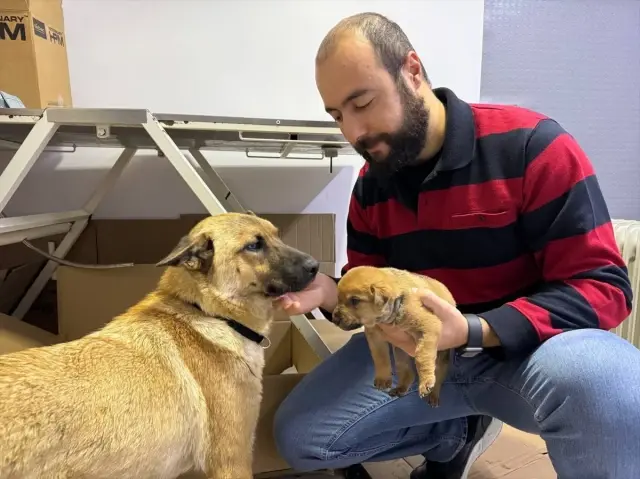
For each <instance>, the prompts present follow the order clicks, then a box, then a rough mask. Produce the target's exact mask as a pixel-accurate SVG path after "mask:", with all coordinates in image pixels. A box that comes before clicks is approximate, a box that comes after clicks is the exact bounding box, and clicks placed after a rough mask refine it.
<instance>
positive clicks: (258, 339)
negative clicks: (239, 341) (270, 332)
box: [190, 302, 266, 344]
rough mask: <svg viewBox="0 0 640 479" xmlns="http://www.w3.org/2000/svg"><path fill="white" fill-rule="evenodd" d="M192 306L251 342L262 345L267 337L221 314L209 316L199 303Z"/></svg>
mask: <svg viewBox="0 0 640 479" xmlns="http://www.w3.org/2000/svg"><path fill="white" fill-rule="evenodd" d="M190 304H191V306H193V307H194V308H195V309H197V310H198V311H200V312H201V313H203V314H205V315H207V316H210V317H212V318H215V319H219V320H221V321H225V322H226V323H227V324H228V325H229V327H230V328H231V329H233V330H234V331H235V332H237V333H238V334H240V335H241V336H244V337H245V338H247V339H248V340H250V341H253V342H254V343H256V344H262V343H263V342H264V341H265V340H266V337H265V336H264V335H262V334H260V333H258V332H256V331H254V330H253V329H251V328H249V327H247V326H245V325H244V324H242V323H240V322H238V321H236V320H235V319H232V318H229V317H226V316H221V315H220V314H213V315H211V314H208V313H206V312H205V311H204V310H203V309H202V307H201V306H200V305H199V304H198V303H195V302H194V303H190Z"/></svg>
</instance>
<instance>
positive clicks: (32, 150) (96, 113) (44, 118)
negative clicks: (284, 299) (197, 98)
mask: <svg viewBox="0 0 640 479" xmlns="http://www.w3.org/2000/svg"><path fill="white" fill-rule="evenodd" d="M77 147H107V148H121V149H122V153H121V154H120V156H119V157H118V159H117V160H116V162H115V163H114V165H113V166H112V167H111V169H110V170H109V172H108V173H107V174H106V175H105V178H104V179H103V180H102V181H101V183H100V184H99V185H98V187H97V188H96V189H95V191H94V192H93V194H92V195H91V196H90V198H89V200H88V201H87V202H86V203H85V204H84V206H83V207H82V208H81V209H78V210H74V211H65V212H57V213H46V214H36V215H28V216H20V217H2V218H0V245H6V244H11V243H17V242H21V241H23V240H32V239H36V238H42V237H46V236H50V235H55V234H63V233H64V234H65V236H64V238H63V240H62V241H61V242H60V244H59V245H58V247H57V248H56V249H55V251H54V252H53V256H55V257H57V258H64V257H65V255H66V254H67V253H68V252H69V250H70V249H71V247H72V246H73V245H74V243H75V242H76V240H77V239H78V238H79V236H80V234H81V233H82V231H83V230H84V229H85V228H86V226H87V224H88V222H89V219H90V218H91V215H92V214H93V213H94V212H95V210H96V208H97V207H98V205H99V204H100V201H101V200H102V199H103V198H104V196H105V195H106V194H107V193H108V192H109V191H110V190H111V188H112V187H113V186H114V184H115V183H116V182H117V181H118V179H119V177H120V175H121V174H122V172H123V171H124V169H125V168H126V166H127V165H128V164H129V162H130V161H131V159H132V158H133V157H134V156H135V154H136V153H137V152H138V151H139V150H148V149H153V150H156V151H157V152H158V154H159V155H160V156H164V157H165V158H167V160H168V161H169V162H170V163H171V164H172V165H173V167H174V168H175V169H176V171H177V172H178V173H179V175H180V176H181V177H182V179H183V180H184V181H185V183H186V184H187V186H188V187H189V188H190V189H191V191H192V192H193V193H194V194H195V195H196V197H197V198H198V199H199V200H200V202H201V203H202V204H203V205H204V207H205V208H206V209H207V211H208V212H209V214H211V215H217V214H220V213H224V212H226V211H236V212H241V211H245V209H244V208H243V206H242V205H241V204H240V202H239V201H238V199H237V198H236V197H235V196H234V195H233V193H232V192H231V191H230V190H229V188H228V187H227V185H226V184H225V183H224V181H223V180H222V179H221V178H220V176H219V175H218V174H217V173H216V171H215V170H214V169H213V167H212V166H211V165H210V164H209V162H208V161H207V160H206V158H205V157H204V155H203V154H202V150H216V151H244V152H245V154H246V156H247V157H250V158H263V159H265V160H266V161H268V160H269V159H273V158H290V159H304V160H310V161H313V160H322V159H325V158H329V159H330V160H332V159H333V158H335V157H337V156H338V154H339V153H341V154H353V153H354V151H353V150H352V148H351V147H350V145H349V143H348V142H346V141H345V139H344V137H343V136H342V134H341V133H340V130H339V129H338V128H337V126H336V125H335V124H334V123H333V122H328V121H327V122H323V121H295V120H273V119H261V118H236V117H214V116H202V115H172V114H152V113H151V112H149V111H148V110H142V109H91V108H47V109H44V110H32V109H0V150H1V149H9V150H15V153H14V155H13V158H12V159H11V161H10V162H9V164H8V165H7V167H6V168H5V170H4V171H3V172H2V174H1V175H0V213H2V212H3V210H4V209H5V207H6V206H7V204H8V203H9V200H10V199H11V197H12V196H13V194H14V193H15V192H16V190H17V189H18V188H19V186H20V184H21V183H22V181H23V180H24V178H25V176H26V175H27V174H28V172H29V170H30V169H31V168H32V167H33V165H34V163H35V162H36V161H37V159H38V158H39V157H40V154H41V153H42V152H43V151H45V150H49V151H51V150H53V151H75V149H76V148H77ZM65 148H66V149H67V150H65ZM56 149H59V150H56ZM60 149H61V150H60ZM185 152H188V153H189V154H190V156H191V157H192V159H193V161H195V164H196V165H197V166H199V167H200V169H201V170H202V173H203V175H200V173H199V172H198V170H197V169H196V167H195V166H194V163H193V162H192V161H191V160H190V159H189V157H188V156H187V155H185ZM57 266H58V263H57V262H55V261H51V260H49V261H48V262H47V263H46V265H45V266H44V268H43V269H42V270H41V271H40V273H39V274H38V276H37V277H36V279H35V280H34V282H33V283H32V285H31V287H30V288H29V289H28V291H27V292H26V293H25V295H24V296H23V297H22V299H21V300H20V302H19V303H18V305H17V306H16V308H15V309H14V311H12V315H13V316H15V317H17V318H19V319H22V318H23V317H24V315H25V314H26V313H27V311H28V310H29V308H30V307H31V306H32V304H33V302H34V301H35V300H36V299H37V297H38V295H39V294H40V292H41V291H42V289H43V288H44V287H45V285H46V283H47V282H48V281H49V279H50V278H51V276H52V275H53V273H54V272H55V270H56V268H57ZM291 319H292V322H293V323H294V325H295V326H296V327H297V328H298V329H299V330H300V332H301V333H302V334H303V336H304V337H305V339H307V341H309V343H310V345H311V346H312V347H313V349H314V350H315V351H316V353H317V354H318V355H319V356H320V357H321V358H322V359H324V358H325V357H327V356H328V355H330V354H331V352H330V351H329V349H328V347H327V346H326V345H325V344H324V342H323V341H322V340H321V339H320V337H319V335H318V333H317V331H316V330H315V329H314V328H313V326H312V325H311V324H310V322H309V320H308V319H307V318H306V317H305V316H295V317H292V318H291Z"/></svg>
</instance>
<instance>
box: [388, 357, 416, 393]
mask: <svg viewBox="0 0 640 479" xmlns="http://www.w3.org/2000/svg"><path fill="white" fill-rule="evenodd" d="M393 356H394V358H395V362H396V375H397V376H398V385H397V386H396V387H395V388H393V389H392V390H391V391H389V395H390V396H404V395H405V394H406V393H407V390H408V389H409V388H410V387H411V384H412V383H413V380H414V379H415V375H414V374H413V367H412V361H411V356H409V355H408V354H407V353H406V352H405V351H404V350H403V349H400V348H396V347H394V348H393Z"/></svg>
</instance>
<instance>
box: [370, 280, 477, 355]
mask: <svg viewBox="0 0 640 479" xmlns="http://www.w3.org/2000/svg"><path fill="white" fill-rule="evenodd" d="M419 294H420V299H421V300H422V304H424V306H425V307H426V308H427V309H429V310H430V311H432V312H433V314H435V315H436V316H437V317H438V318H439V319H440V321H442V331H441V333H440V339H439V341H438V350H444V349H452V348H459V347H460V346H464V345H465V344H466V343H467V341H468V339H469V323H468V322H467V319H466V318H465V317H464V316H463V315H462V313H461V312H460V311H459V310H458V308H456V307H455V306H453V305H452V304H450V303H447V302H446V301H445V300H444V299H442V298H440V297H439V296H437V295H436V294H434V293H432V292H431V291H422V292H420V293H419ZM379 326H380V329H381V330H382V332H383V333H384V335H385V339H386V340H387V341H388V342H389V343H391V344H393V345H394V346H396V347H398V348H400V349H403V350H404V351H406V353H407V354H409V355H410V356H414V355H415V351H416V343H415V340H414V339H413V338H412V337H411V336H410V335H409V334H408V333H406V332H404V331H402V330H400V329H399V328H397V327H395V326H389V325H384V324H380V325H379Z"/></svg>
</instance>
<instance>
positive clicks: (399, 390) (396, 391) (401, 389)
mask: <svg viewBox="0 0 640 479" xmlns="http://www.w3.org/2000/svg"><path fill="white" fill-rule="evenodd" d="M408 390H409V388H408V387H405V386H398V387H395V388H393V389H392V390H391V391H389V396H391V397H402V396H404V395H405V394H407V391H408Z"/></svg>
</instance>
